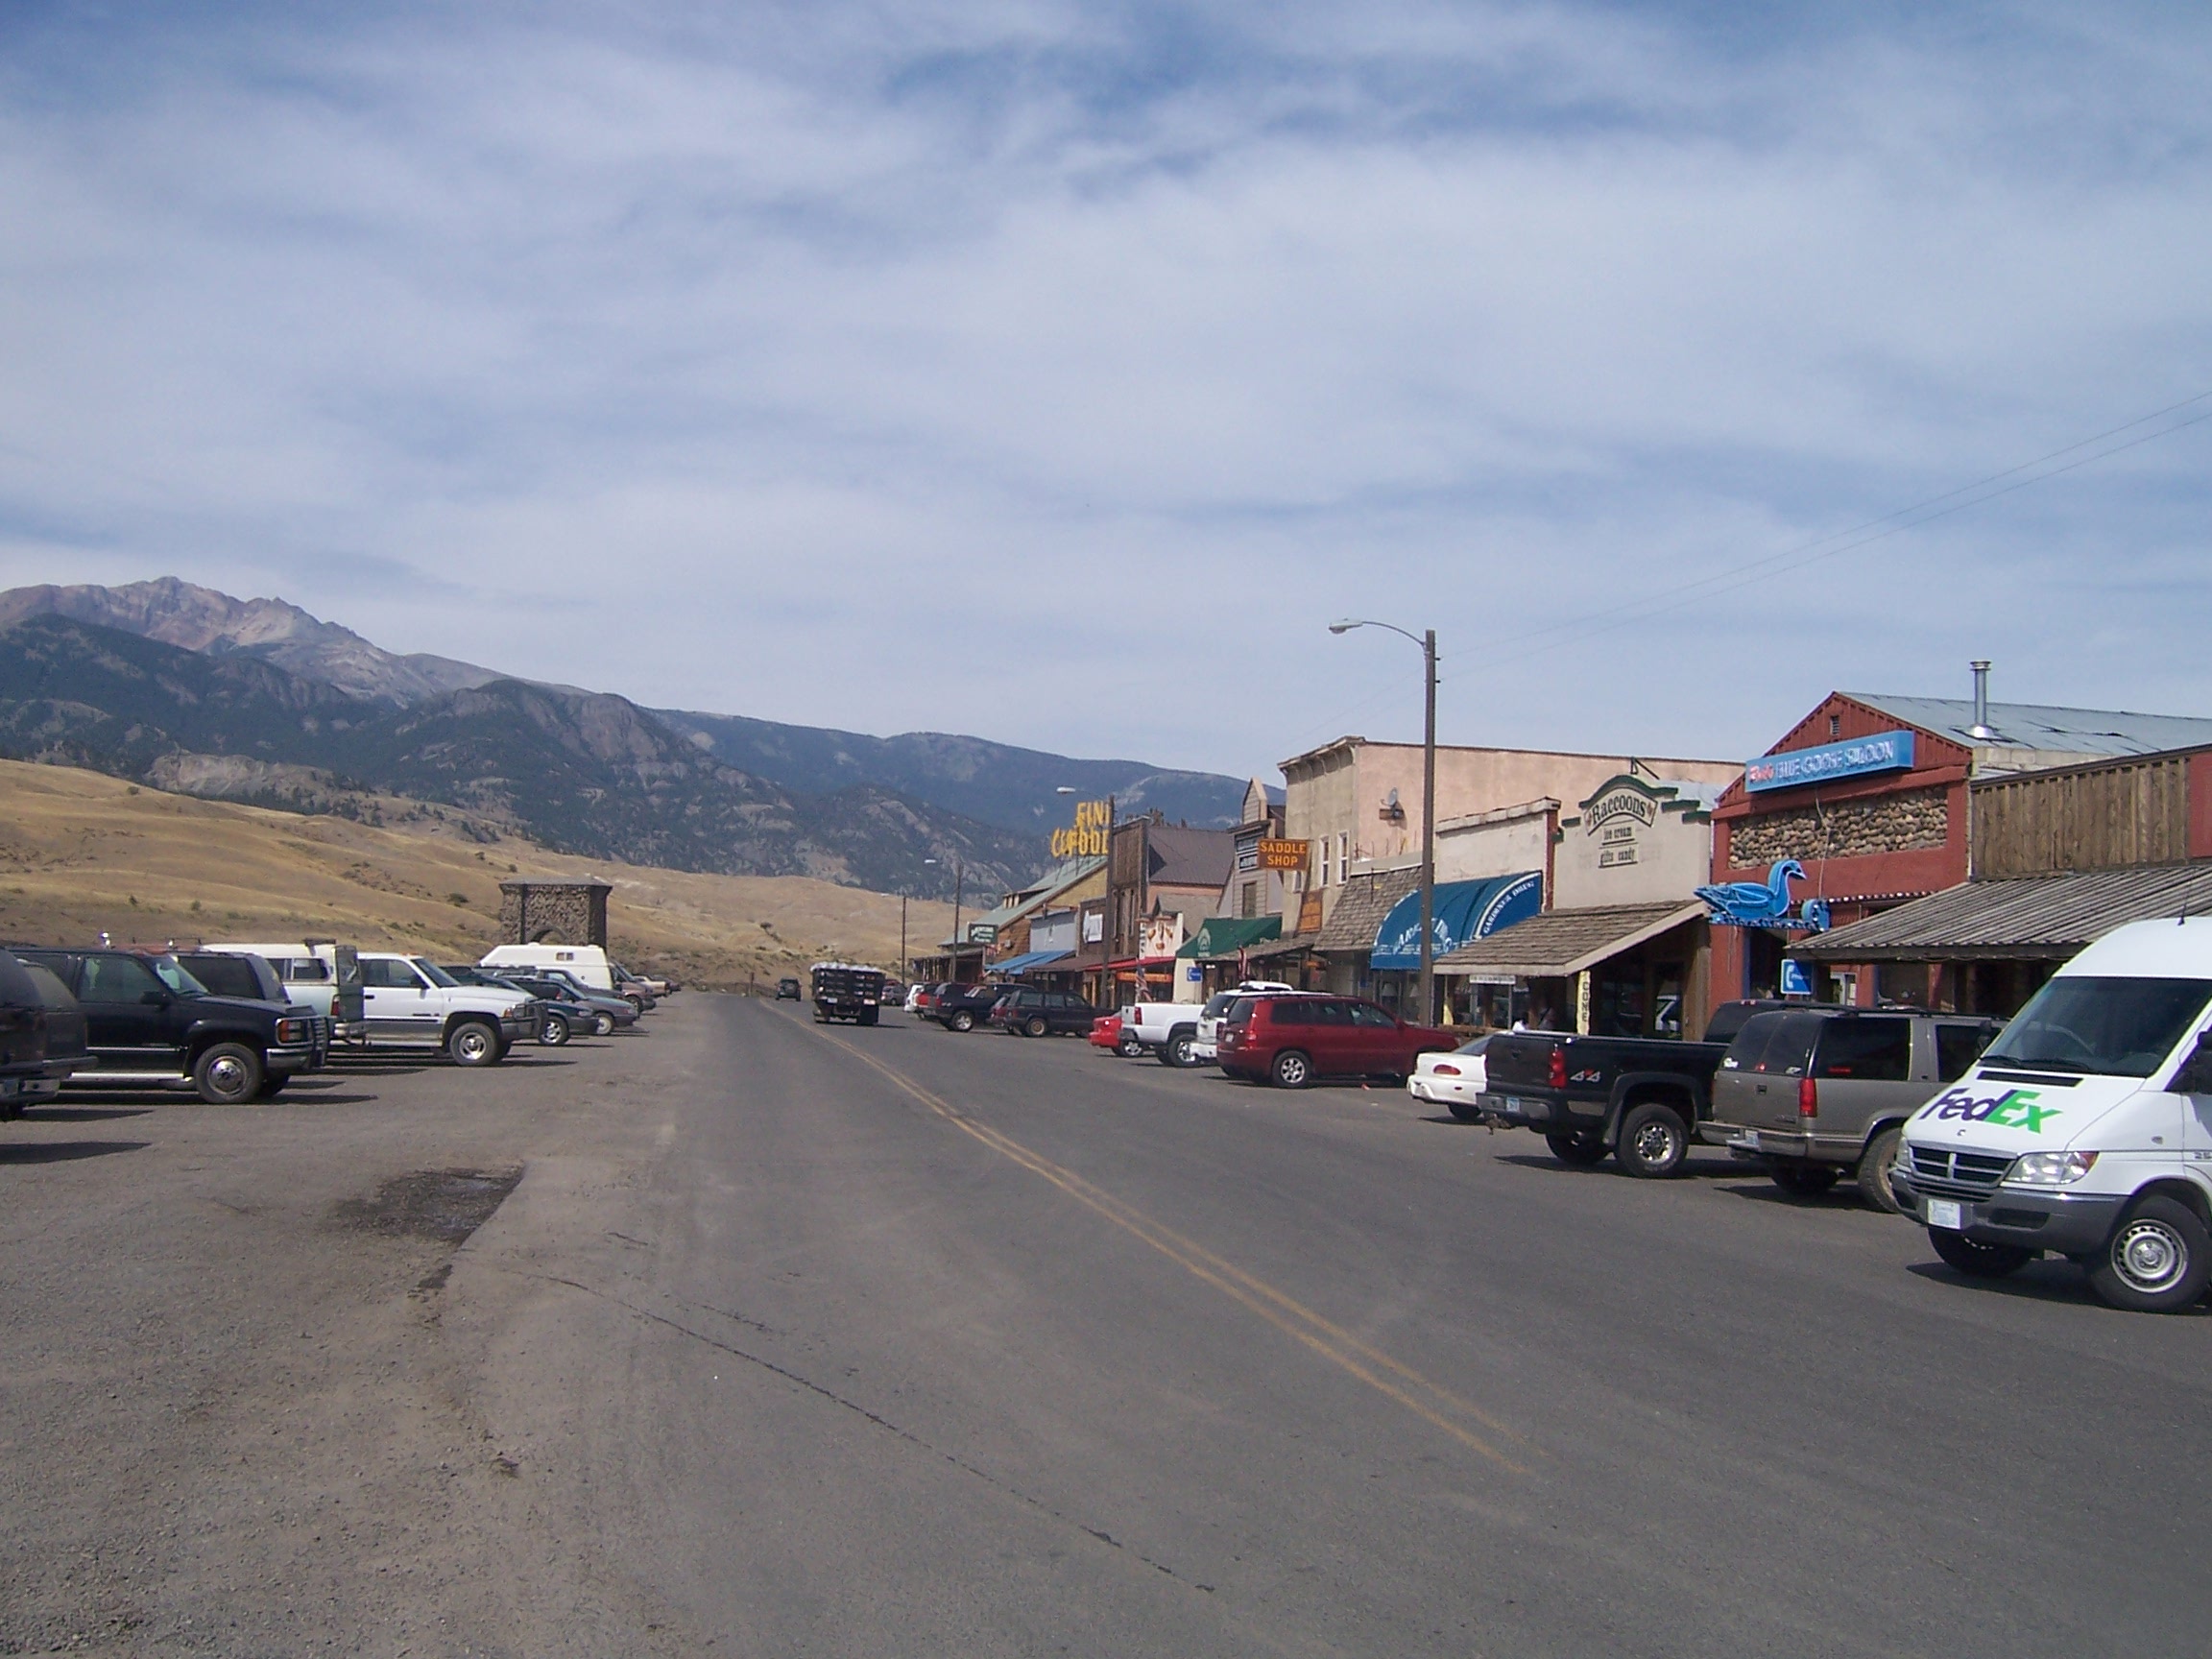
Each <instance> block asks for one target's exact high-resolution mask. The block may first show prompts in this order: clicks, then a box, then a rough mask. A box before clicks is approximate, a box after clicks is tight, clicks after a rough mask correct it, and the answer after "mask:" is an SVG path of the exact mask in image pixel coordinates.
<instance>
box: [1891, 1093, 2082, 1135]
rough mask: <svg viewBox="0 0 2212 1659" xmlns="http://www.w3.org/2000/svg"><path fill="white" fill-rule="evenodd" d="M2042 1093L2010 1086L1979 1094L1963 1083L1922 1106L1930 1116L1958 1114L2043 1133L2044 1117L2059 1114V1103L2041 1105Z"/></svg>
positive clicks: (1923, 1113) (1971, 1120) (1974, 1120)
mask: <svg viewBox="0 0 2212 1659" xmlns="http://www.w3.org/2000/svg"><path fill="white" fill-rule="evenodd" d="M2041 1098H2042V1096H2041V1095H2040V1094H2037V1093H2036V1092H2035V1091H2034V1090H2032V1089H2008V1090H2006V1091H2005V1093H2004V1094H1983V1095H1976V1094H1974V1093H1973V1091H1971V1090H1969V1089H1966V1088H1964V1087H1960V1088H1957V1089H1946V1090H1945V1091H1944V1092H1943V1093H1942V1094H1938V1095H1936V1098H1935V1099H1933V1100H1931V1101H1929V1102H1928V1104H1927V1105H1925V1106H1923V1107H1922V1108H1921V1109H1920V1116H1921V1117H1922V1118H1962V1119H1964V1120H1965V1121H1966V1122H1969V1123H1994V1124H1996V1125H1997V1126H1998V1127H1999V1128H2000V1129H2025V1130H2027V1131H2028V1133H2029V1134H2031V1135H2040V1134H2042V1133H2043V1119H2044V1118H2056V1117H2057V1116H2059V1113H2058V1109H2057V1108H2056V1106H2038V1105H2036V1104H2035V1102H2036V1101H2037V1100H2039V1099H2041Z"/></svg>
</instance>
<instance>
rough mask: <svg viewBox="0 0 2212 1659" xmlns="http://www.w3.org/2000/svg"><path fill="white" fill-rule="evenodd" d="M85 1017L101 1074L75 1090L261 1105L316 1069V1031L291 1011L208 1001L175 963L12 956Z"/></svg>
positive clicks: (68, 953) (98, 954)
mask: <svg viewBox="0 0 2212 1659" xmlns="http://www.w3.org/2000/svg"><path fill="white" fill-rule="evenodd" d="M15 954H16V955H18V956H20V957H21V958H22V959H23V960H24V961H25V962H35V963H36V964H38V965H39V966H40V967H42V968H47V969H51V970H52V971H53V973H54V975H55V977H56V978H58V979H60V981H61V983H62V984H63V985H64V986H65V987H67V989H68V991H69V993H70V995H71V996H73V997H75V998H77V1005H78V1007H79V1008H81V1009H83V1010H84V1026H85V1040H86V1043H87V1045H88V1046H89V1047H90V1048H91V1051H92V1058H93V1059H94V1060H95V1061H96V1062H97V1063H98V1068H99V1069H98V1070H97V1071H95V1072H93V1073H91V1074H90V1075H88V1076H84V1077H80V1078H78V1079H76V1082H77V1084H78V1086H79V1087H84V1086H87V1085H89V1086H91V1087H95V1088H101V1089H108V1088H142V1087H155V1088H163V1089H194V1090H197V1091H198V1092H199V1094H200V1098H201V1099H203V1100H205V1101H207V1102H209V1103H210V1104H212V1105H230V1104H234V1103H236V1102H238V1101H243V1100H259V1099H266V1098H267V1097H268V1096H270V1095H272V1094H276V1092H277V1091H278V1090H280V1089H282V1088H283V1087H284V1085H285V1084H286V1083H288V1082H290V1081H291V1079H292V1078H293V1077H295V1076H297V1075H298V1074H299V1073H300V1072H301V1071H312V1070H318V1069H319V1068H320V1067H321V1064H322V1061H321V1059H320V1057H319V1056H318V1054H317V1050H316V1043H315V1027H316V1025H317V1024H318V1023H319V1022H318V1021H317V1020H316V1019H315V1018H314V1016H312V1015H311V1014H310V1013H308V1011H307V1010H305V1009H302V1008H295V1007H292V1006H291V1005H290V1004H288V1003H276V1002H263V1001H260V1000H258V999H252V1000H249V999H247V998H236V997H215V996H210V995H209V994H208V991H207V988H206V987H205V986H204V985H202V984H201V983H200V981H199V980H197V979H195V978H193V977H192V975H191V974H188V973H187V972H185V970H184V969H182V968H180V967H179V966H178V964H177V959H176V958H175V957H174V956H141V955H139V954H137V953H136V952H135V951H131V950H43V949H18V950H16V952H15Z"/></svg>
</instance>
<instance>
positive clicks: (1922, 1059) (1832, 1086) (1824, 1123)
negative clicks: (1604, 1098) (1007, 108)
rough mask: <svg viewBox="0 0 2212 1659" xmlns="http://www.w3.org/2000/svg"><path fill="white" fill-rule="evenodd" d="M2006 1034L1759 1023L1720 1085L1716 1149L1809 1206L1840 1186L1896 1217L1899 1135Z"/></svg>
mask: <svg viewBox="0 0 2212 1659" xmlns="http://www.w3.org/2000/svg"><path fill="white" fill-rule="evenodd" d="M1999 1029H2000V1027H1999V1025H1998V1022H1996V1021H1994V1020H1984V1019H1982V1018H1979V1017H1978V1016H1975V1015H1971V1014H1919V1013H1913V1012H1911V1011H1910V1010H1905V1009H1894V1010H1892V1009H1881V1010H1876V1009H1865V1010H1858V1009H1828V1010H1821V1011H1817V1012H1816V1011H1815V1010H1812V1009H1787V1010H1781V1011H1777V1012H1773V1013H1767V1014H1755V1015H1753V1016H1752V1017H1751V1018H1750V1019H1749V1020H1748V1021H1746V1022H1744V1025H1743V1030H1742V1031H1740V1032H1738V1033H1737V1035H1736V1040H1735V1041H1734V1042H1733V1043H1731V1044H1730V1045H1729V1046H1728V1052H1727V1053H1726V1054H1725V1055H1724V1056H1722V1058H1721V1061H1720V1067H1719V1070H1717V1071H1716V1072H1714V1074H1713V1120H1712V1121H1711V1122H1710V1123H1707V1124H1703V1125H1700V1128H1701V1130H1702V1132H1703V1133H1704V1135H1705V1138H1706V1139H1707V1140H1709V1141H1719V1142H1723V1143H1724V1144H1725V1145H1726V1146H1727V1147H1728V1149H1729V1150H1730V1151H1732V1152H1735V1153H1737V1154H1738V1155H1739V1156H1743V1157H1747V1158H1756V1159H1760V1160H1763V1161H1764V1162H1765V1163H1766V1166H1767V1172H1768V1173H1769V1174H1770V1175H1772V1176H1773V1177H1774V1184H1775V1185H1776V1186H1778V1187H1780V1188H1781V1189H1782V1190H1784V1191H1785V1192H1789V1193H1792V1194H1794V1195H1797V1196H1800V1197H1811V1196H1814V1195H1815V1194H1817V1193H1821V1192H1825V1191H1827V1190H1829V1189H1830V1188H1831V1187H1833V1186H1835V1185H1836V1184H1837V1183H1838V1182H1839V1181H1840V1180H1842V1179H1843V1177H1844V1176H1845V1175H1847V1174H1848V1175H1850V1176H1852V1177H1853V1178H1854V1179H1855V1180H1856V1181H1857V1182H1858V1184H1859V1195H1860V1197H1861V1198H1863V1199H1864V1200H1865V1202H1866V1203H1868V1204H1869V1205H1871V1206H1873V1207H1874V1208H1875V1209H1877V1210H1887V1211H1891V1212H1894V1211H1895V1210H1896V1209H1897V1208H1898V1205H1897V1197H1896V1194H1895V1193H1894V1192H1892V1191H1891V1190H1890V1188H1889V1166H1890V1165H1891V1164H1892V1163H1894V1162H1895V1161H1896V1157H1897V1138H1898V1131H1899V1130H1900V1129H1901V1128H1902V1127H1903V1126H1904V1122H1905V1119H1906V1118H1910V1117H1911V1116H1912V1114H1913V1113H1914V1112H1916V1111H1918V1110H1919V1109H1920V1107H1922V1106H1923V1105H1925V1104H1927V1101H1928V1098H1929V1096H1930V1095H1932V1094H1935V1093H1936V1090H1937V1089H1939V1088H1941V1087H1942V1086H1943V1085H1944V1084H1946V1083H1949V1082H1952V1081H1954V1080H1955V1079H1957V1078H1960V1077H1962V1076H1964V1075H1965V1074H1966V1070H1967V1069H1968V1068H1969V1067H1971V1066H1972V1065H1973V1064H1974V1062H1975V1060H1976V1059H1977V1058H1979V1057H1980V1055H1981V1053H1982V1050H1983V1049H1984V1048H1986V1047H1988V1046H1989V1045H1990V1043H1991V1042H1992V1041H1993V1040H1994V1039H1995V1038H1996V1035H1997V1033H1998V1030H1999Z"/></svg>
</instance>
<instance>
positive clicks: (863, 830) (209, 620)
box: [0, 577, 1244, 898]
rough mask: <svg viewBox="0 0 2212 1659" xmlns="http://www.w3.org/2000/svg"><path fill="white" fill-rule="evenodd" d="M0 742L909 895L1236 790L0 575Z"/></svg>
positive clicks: (1198, 816)
mask: <svg viewBox="0 0 2212 1659" xmlns="http://www.w3.org/2000/svg"><path fill="white" fill-rule="evenodd" d="M0 754H4V755H6V756H9V757H16V758H26V759H45V760H57V761H62V762H66V763H68V764H72V765H80V766H85V767H89V768H91V769H93V770H97V771H102V772H107V773H110V774H112V775H115V776H120V777H127V778H132V779H134V780H141V781H148V782H152V783H155V784H156V785H158V786H160V787H163V788H171V789H183V790H186V791H189V792H191V793H196V794H202V795H210V796H218V797H222V798H226V799H232V800H242V801H251V802H256V803H259V804H262V805H276V806H284V807H290V808H293V809H296V810H323V811H339V812H349V813H358V812H361V811H364V810H373V809H374V808H373V805H367V802H368V800H369V798H370V797H373V796H377V795H382V796H394V795H397V796H406V797H412V798H414V799H416V800H420V801H424V802H431V803H442V804H445V805H450V806H453V807H455V808H458V809H460V810H461V811H462V812H464V813H466V814H468V815H469V818H470V820H471V821H472V822H476V823H480V824H482V825H484V826H487V827H488V828H487V832H489V833H496V832H497V828H496V827H499V826H504V827H506V828H507V829H511V830H513V831H516V832H519V833H522V834H524V835H526V836H528V837H529V838H530V839H532V840H534V841H537V842H539V843H541V844H542V845H544V846H547V847H550V848H553V849H554V850H556V851H560V852H565V853H576V854H584V855H586V856H589V857H609V858H619V859H623V860H626V861H629V862H635V863H643V864H658V865H661V866H663V867H666V868H671V869H679V870H698V871H711V872H718V873H725V874H734V875H807V876H816V877H821V878H827V879H830V880H835V881H842V882H845V883H848V884H851V885H857V886H865V887H871V888H874V889H876V890H878V891H881V892H905V893H911V894H914V895H916V896H922V897H947V898H949V897H950V896H951V895H952V892H953V889H954V883H955V879H956V873H958V872H960V871H963V870H964V871H965V874H966V878H967V879H966V888H967V891H968V892H969V893H970V894H974V893H976V892H978V891H981V890H987V889H991V888H997V887H1003V886H1006V885H1010V884H1012V883H1013V882H1015V881H1018V880H1021V879H1023V878H1027V877H1028V876H1029V875H1030V874H1031V873H1032V872H1033V871H1034V870H1035V869H1036V868H1037V866H1038V865H1040V864H1041V863H1043V862H1044V861H1045V859H1046V851H1047V849H1046V837H1047V834H1048V832H1049V830H1050V829H1051V828H1052V827H1054V826H1055V825H1057V824H1059V823H1061V822H1063V821H1065V819H1066V818H1067V816H1068V815H1069V807H1068V803H1067V800H1066V798H1065V797H1063V796H1061V795H1060V794H1059V793H1058V791H1059V789H1060V788H1061V787H1062V786H1064V785H1065V786H1068V787H1071V788H1073V789H1074V790H1076V791H1077V792H1078V793H1079V794H1080V795H1082V796H1083V797H1085V798H1091V797H1094V796H1102V795H1105V794H1107V793H1113V794H1115V795H1116V796H1117V797H1118V800H1119V801H1120V802H1121V804H1122V805H1123V807H1124V809H1126V810H1147V809H1157V810H1159V811H1160V812H1162V813H1163V814H1164V815H1165V816H1166V817H1167V818H1168V819H1170V820H1177V821H1184V822H1189V823H1192V824H1203V825H1214V826H1220V825H1227V824H1232V823H1234V822H1235V821H1236V818H1237V815H1238V810H1239V807H1240V805H1241V801H1242V795H1243V788H1244V785H1243V784H1242V783H1241V782H1240V781H1238V780H1236V779H1233V778H1228V777H1223V776H1218V775H1214V774H1208V773H1194V772H1177V771H1169V770H1165V769H1161V768H1156V767H1150V766H1146V765H1143V764H1142V763H1141V762H1137V761H1127V760H1082V759H1075V758H1071V757H1066V756H1058V755H1051V754H1046V753H1044V752H1040V751H1036V750H1028V749H1021V748H1015V747H1012V746H1009V745H1005V744H998V743H992V742H989V741H987V740H985V739H982V738H976V737H968V736H958V735H950V734H946V733H904V734H902V735H899V736H894V737H874V736H868V735H865V734H862V733H847V732H834V731H827V730H823V729H820V728H815V727H805V726H791V725H782V724H779V723H776V722H772V721H763V720H754V719H748V718H745V717H742V716H736V715H726V714H709V713H698V712H691V711H685V710H678V709H646V708H641V707H639V706H638V705H637V704H635V703H632V702H631V701H629V700H628V699H626V698H623V697H619V696H615V695H613V694H611V693H607V692H593V691H584V690H579V689H577V688H576V687H573V686H565V685H543V684H540V683H536V682H532V681H526V680H521V679H517V678H514V677H511V676H506V675H502V674H500V673H498V672H497V671H495V670H493V669H490V668H485V667H482V666H479V665H477V664H475V663H470V662H463V661H456V660H454V659H451V658H445V657H435V656H428V655H421V654H417V655H400V654H397V653H394V652H389V651H385V650H383V649H382V648H380V647H378V646H376V645H374V644H373V643H372V642H371V641H369V640H367V639H365V638H363V637H361V636H360V635H358V634H355V633H353V632H352V631H351V630H350V629H348V628H345V627H342V626H340V625H338V624H336V623H331V622H325V621H322V620H320V619H319V618H317V617H315V616H313V615H310V614H309V613H307V612H305V611H302V610H301V609H300V608H299V607H297V606H295V605H291V604H289V603H287V602H285V601H283V600H281V599H251V600H241V599H235V598H232V597H230V596H229V595H228V594H224V593H218V592H215V591H213V590H211V589H205V588H200V587H196V586H194V585H192V584H189V583H185V582H181V581H179V580H177V579H176V578H174V577H166V578H163V579H161V580H159V581H155V582H141V583H133V584H131V585H130V586H127V587H120V588H100V587H91V586H79V587H38V588H21V589H12V590H11V591H8V592H5V593H0Z"/></svg>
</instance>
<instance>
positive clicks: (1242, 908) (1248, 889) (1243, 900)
mask: <svg viewBox="0 0 2212 1659" xmlns="http://www.w3.org/2000/svg"><path fill="white" fill-rule="evenodd" d="M1237 914H1238V916H1240V917H1242V918H1243V919H1244V920H1245V921H1247V922H1249V921H1251V920H1252V919H1253V918H1254V917H1255V916H1257V915H1259V914H1260V883H1259V882H1257V881H1247V882H1245V883H1243V885H1242V886H1241V887H1239V888H1238V893H1237Z"/></svg>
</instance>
